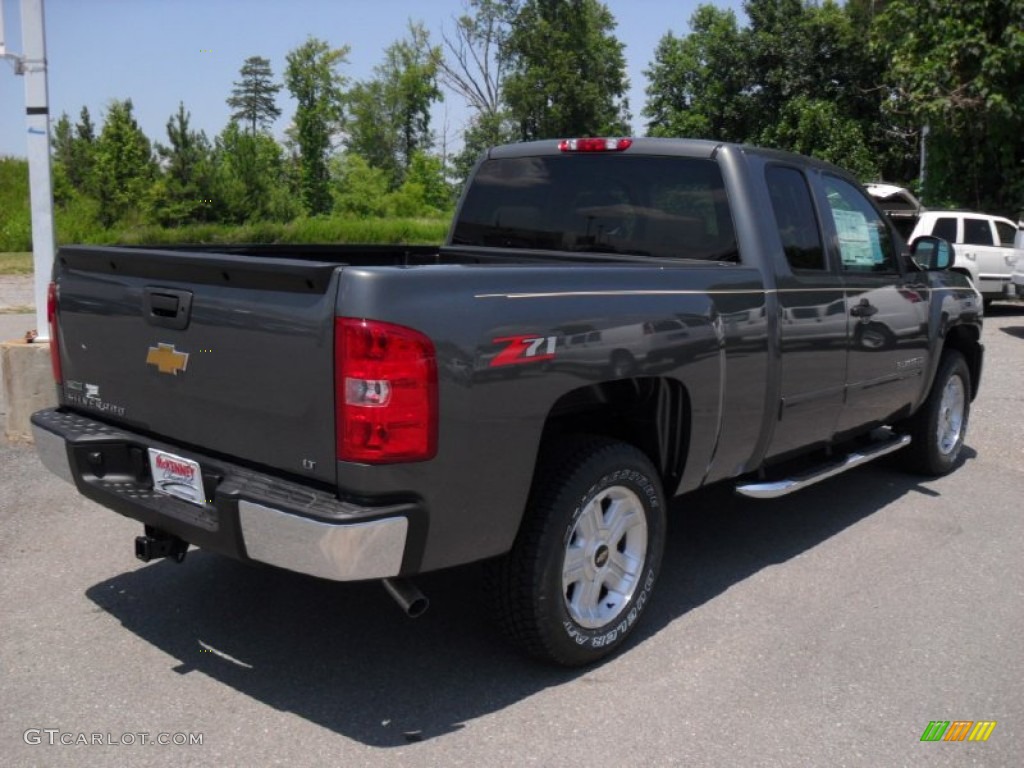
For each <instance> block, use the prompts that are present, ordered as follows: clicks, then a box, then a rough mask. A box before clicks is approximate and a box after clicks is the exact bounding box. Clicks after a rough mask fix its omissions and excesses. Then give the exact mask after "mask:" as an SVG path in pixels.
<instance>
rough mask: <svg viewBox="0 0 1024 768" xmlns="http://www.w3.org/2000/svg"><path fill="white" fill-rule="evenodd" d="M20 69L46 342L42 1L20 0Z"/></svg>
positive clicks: (47, 189) (48, 264) (39, 323)
mask: <svg viewBox="0 0 1024 768" xmlns="http://www.w3.org/2000/svg"><path fill="white" fill-rule="evenodd" d="M21 45H22V49H23V50H24V55H23V57H22V69H23V71H24V75H25V116H26V120H25V122H26V124H27V126H28V178H29V190H30V198H31V205H32V257H33V268H34V270H35V298H36V331H37V332H38V334H39V335H38V336H37V337H36V340H37V341H48V340H49V336H50V329H49V326H48V325H47V317H46V293H47V288H48V286H49V283H50V275H51V273H52V272H53V254H54V240H55V237H54V230H53V185H52V179H51V172H50V99H49V94H48V92H47V83H46V33H45V31H44V28H43V0H21Z"/></svg>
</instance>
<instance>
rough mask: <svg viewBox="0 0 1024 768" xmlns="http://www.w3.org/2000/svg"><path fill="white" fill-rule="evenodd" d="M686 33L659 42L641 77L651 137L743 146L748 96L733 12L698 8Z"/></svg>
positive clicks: (748, 114) (748, 78)
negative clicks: (709, 140)
mask: <svg viewBox="0 0 1024 768" xmlns="http://www.w3.org/2000/svg"><path fill="white" fill-rule="evenodd" d="M690 30H691V31H690V34H689V35H686V36H684V37H677V36H675V35H673V34H672V33H671V32H670V33H668V34H666V35H665V36H664V37H662V39H661V41H660V42H659V43H658V47H657V49H656V50H655V53H654V61H653V63H652V64H651V66H650V68H649V69H648V70H647V71H645V72H644V74H645V75H646V76H647V78H648V81H649V85H648V86H647V105H646V106H645V107H644V110H643V115H644V116H645V117H647V118H649V119H650V122H649V123H648V132H649V133H650V135H652V136H687V137H692V138H699V139H718V140H722V141H745V140H746V139H747V138H748V134H749V127H748V123H750V122H751V121H752V118H753V115H752V97H751V93H750V90H751V89H750V88H749V83H750V81H751V75H750V73H749V72H748V62H747V60H746V58H745V55H744V46H743V41H742V38H743V34H742V33H741V31H740V29H739V27H738V25H737V23H736V14H734V13H733V12H732V11H731V10H728V9H726V10H719V9H718V8H715V7H714V6H711V5H701V6H699V7H698V8H697V10H696V11H694V13H693V16H691V17H690Z"/></svg>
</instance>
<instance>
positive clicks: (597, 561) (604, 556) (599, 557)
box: [594, 544, 608, 568]
mask: <svg viewBox="0 0 1024 768" xmlns="http://www.w3.org/2000/svg"><path fill="white" fill-rule="evenodd" d="M607 564H608V546H607V545H606V544H602V545H601V546H599V547H598V548H597V551H596V552H594V565H596V566H597V567H598V568H604V567H605V565H607Z"/></svg>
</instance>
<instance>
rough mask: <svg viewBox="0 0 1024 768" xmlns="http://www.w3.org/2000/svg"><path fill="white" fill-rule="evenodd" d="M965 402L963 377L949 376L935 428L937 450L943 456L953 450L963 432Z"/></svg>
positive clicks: (965, 392) (965, 393) (965, 394)
mask: <svg viewBox="0 0 1024 768" xmlns="http://www.w3.org/2000/svg"><path fill="white" fill-rule="evenodd" d="M966 403H967V391H966V389H965V387H964V382H963V379H961V378H960V377H959V376H950V377H949V381H947V382H946V387H945V389H943V390H942V403H941V404H940V405H939V424H938V427H939V428H938V430H937V438H938V442H939V452H940V453H942V455H944V456H948V455H949V454H950V453H952V452H953V450H954V449H955V448H956V446H957V443H958V442H959V441H960V437H961V435H962V434H963V429H964V407H965V405H966Z"/></svg>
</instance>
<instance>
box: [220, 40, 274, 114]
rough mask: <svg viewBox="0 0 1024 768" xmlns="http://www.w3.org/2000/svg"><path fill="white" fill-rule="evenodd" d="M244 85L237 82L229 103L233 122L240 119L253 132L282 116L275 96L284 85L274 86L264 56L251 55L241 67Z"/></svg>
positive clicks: (272, 77) (272, 75)
mask: <svg viewBox="0 0 1024 768" xmlns="http://www.w3.org/2000/svg"><path fill="white" fill-rule="evenodd" d="M240 74H241V76H242V80H241V82H236V83H235V84H234V86H235V87H234V88H233V89H232V90H231V96H229V97H228V100H227V103H228V106H229V107H231V109H233V110H234V112H232V113H231V119H232V120H240V121H243V122H244V123H246V124H247V125H248V126H249V132H250V133H256V130H257V128H263V129H265V128H267V127H268V126H269V125H270V124H271V123H273V122H274V121H275V120H276V119H277V118H279V117H280V116H281V110H280V109H279V108H278V106H277V102H276V101H275V97H276V96H277V92H278V91H280V90H281V86H280V85H278V84H276V83H274V74H273V72H272V71H271V69H270V61H269V60H268V59H264V58H263V57H262V56H250V57H249V58H248V59H246V60H245V63H244V64H242V69H241V72H240Z"/></svg>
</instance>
